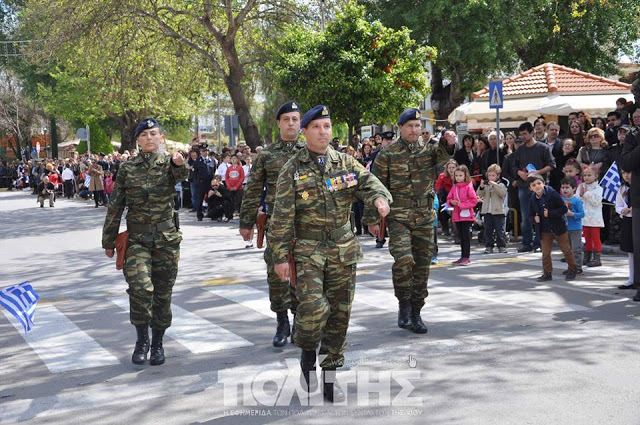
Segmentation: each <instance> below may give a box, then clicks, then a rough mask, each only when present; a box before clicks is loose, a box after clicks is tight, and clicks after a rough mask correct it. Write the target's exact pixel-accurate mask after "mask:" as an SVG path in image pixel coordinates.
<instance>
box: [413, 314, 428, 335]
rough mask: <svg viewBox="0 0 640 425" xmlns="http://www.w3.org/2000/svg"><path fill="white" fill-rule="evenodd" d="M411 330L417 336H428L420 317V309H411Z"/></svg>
mask: <svg viewBox="0 0 640 425" xmlns="http://www.w3.org/2000/svg"><path fill="white" fill-rule="evenodd" d="M411 330H412V331H413V332H415V333H417V334H426V333H427V327H426V325H425V324H424V322H423V321H422V318H421V317H420V309H418V308H411Z"/></svg>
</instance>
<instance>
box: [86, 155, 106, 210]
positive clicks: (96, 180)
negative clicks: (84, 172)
mask: <svg viewBox="0 0 640 425" xmlns="http://www.w3.org/2000/svg"><path fill="white" fill-rule="evenodd" d="M89 175H90V176H91V180H90V181H89V190H90V191H91V192H93V200H94V201H95V203H96V208H98V207H99V206H100V202H102V205H104V206H105V207H106V206H107V198H106V197H105V194H104V183H103V182H102V177H103V175H104V171H103V170H102V167H101V166H100V164H98V163H94V164H91V167H90V168H89Z"/></svg>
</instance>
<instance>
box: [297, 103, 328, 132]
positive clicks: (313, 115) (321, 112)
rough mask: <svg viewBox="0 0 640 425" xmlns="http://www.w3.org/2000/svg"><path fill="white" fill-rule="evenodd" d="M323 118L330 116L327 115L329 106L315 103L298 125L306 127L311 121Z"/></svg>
mask: <svg viewBox="0 0 640 425" xmlns="http://www.w3.org/2000/svg"><path fill="white" fill-rule="evenodd" d="M324 118H331V115H329V108H327V107H326V106H324V105H316V106H314V107H313V108H311V109H309V110H308V111H307V113H306V114H304V116H303V117H302V120H300V127H302V128H306V127H307V126H308V125H309V123H310V122H311V121H314V120H319V119H324Z"/></svg>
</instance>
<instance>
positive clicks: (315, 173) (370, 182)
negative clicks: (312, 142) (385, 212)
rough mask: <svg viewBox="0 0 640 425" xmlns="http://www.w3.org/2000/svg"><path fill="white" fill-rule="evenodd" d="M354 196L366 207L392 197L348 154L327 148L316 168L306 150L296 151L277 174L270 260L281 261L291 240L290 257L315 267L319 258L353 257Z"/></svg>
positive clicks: (352, 259)
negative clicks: (292, 245) (292, 252)
mask: <svg viewBox="0 0 640 425" xmlns="http://www.w3.org/2000/svg"><path fill="white" fill-rule="evenodd" d="M356 198H358V199H361V200H363V201H364V202H365V204H366V205H369V206H371V207H373V203H374V201H375V200H376V199H378V198H385V199H387V201H388V202H389V203H390V202H391V201H392V197H391V194H390V193H389V191H388V190H387V189H385V187H384V185H382V183H380V181H379V180H378V179H377V178H376V177H375V176H374V175H373V174H371V173H370V172H369V171H367V170H366V169H365V168H364V167H363V166H362V165H361V164H360V163H359V162H358V161H357V160H356V159H354V158H353V157H350V156H348V155H346V154H343V153H339V152H336V151H334V150H333V149H331V148H330V149H329V150H328V151H327V163H326V165H325V167H324V172H322V171H320V168H319V166H318V165H317V164H316V163H315V162H313V161H312V160H311V157H310V155H309V150H308V149H306V148H305V149H302V150H301V151H299V152H298V153H297V154H296V156H294V157H293V158H291V159H290V160H289V161H288V162H287V163H286V165H285V166H284V168H283V170H282V172H281V173H280V177H279V178H278V185H277V194H276V200H275V209H274V211H273V216H272V219H271V227H270V229H269V238H270V241H271V243H272V246H273V253H274V256H275V262H276V263H284V262H286V260H287V254H288V253H289V250H290V245H291V242H292V241H293V240H294V239H295V240H296V246H295V249H294V255H295V257H296V261H302V262H304V261H310V262H316V263H317V264H318V265H319V266H321V265H322V264H323V263H324V261H325V259H327V260H328V261H332V262H340V263H345V264H353V263H355V262H356V261H357V260H359V259H360V258H361V256H362V251H361V249H360V244H359V243H358V241H357V239H356V238H355V237H354V234H353V231H352V229H351V221H350V214H351V204H352V203H353V202H354V201H355V200H356ZM318 235H320V236H323V237H325V238H326V240H319V239H322V237H320V238H318Z"/></svg>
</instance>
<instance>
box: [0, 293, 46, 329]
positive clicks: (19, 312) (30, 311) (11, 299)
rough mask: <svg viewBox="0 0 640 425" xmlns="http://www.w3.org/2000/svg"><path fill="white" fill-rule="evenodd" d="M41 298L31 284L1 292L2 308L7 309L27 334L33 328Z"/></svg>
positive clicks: (0, 301)
mask: <svg viewBox="0 0 640 425" xmlns="http://www.w3.org/2000/svg"><path fill="white" fill-rule="evenodd" d="M39 298H40V297H39V296H38V294H36V291H34V290H33V287H32V286H31V284H30V283H29V282H22V283H19V284H17V285H12V286H9V287H8V288H5V289H2V290H0V306H2V307H4V308H6V309H7V310H8V311H9V313H11V314H12V315H13V316H14V317H15V318H16V319H17V320H18V322H20V323H21V324H22V326H24V331H25V333H26V332H29V331H30V330H31V328H32V327H33V317H34V315H35V312H36V303H37V302H38V299H39Z"/></svg>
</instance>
